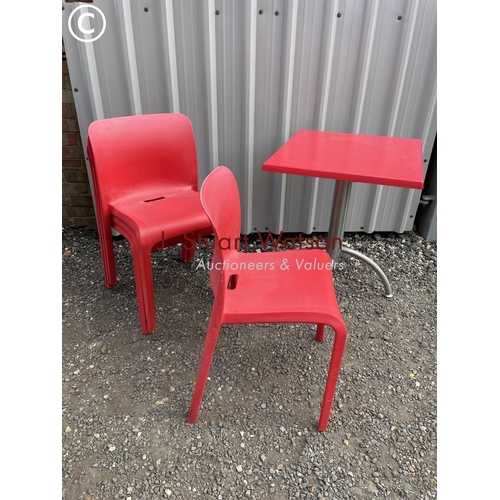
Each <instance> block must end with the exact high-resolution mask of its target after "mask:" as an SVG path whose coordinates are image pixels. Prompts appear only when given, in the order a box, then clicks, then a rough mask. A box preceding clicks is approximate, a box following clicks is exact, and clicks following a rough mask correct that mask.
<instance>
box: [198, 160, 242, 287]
mask: <svg viewBox="0 0 500 500" xmlns="http://www.w3.org/2000/svg"><path fill="white" fill-rule="evenodd" d="M200 199H201V205H202V207H203V209H204V210H205V212H206V214H207V216H208V218H209V219H210V222H211V223H212V227H213V229H214V235H215V241H214V254H213V257H212V264H213V267H212V269H211V271H210V282H211V284H212V290H213V291H214V294H216V296H217V292H218V290H219V284H220V283H221V282H222V283H223V290H224V289H225V288H227V286H228V280H229V277H230V276H231V275H233V274H238V271H237V270H236V271H235V270H231V268H230V265H231V262H232V261H231V255H232V254H234V253H235V252H238V251H239V238H240V229H241V208H240V195H239V191H238V184H237V183H236V179H235V178H234V175H233V173H232V172H231V170H229V169H228V168H227V167H218V168H216V169H215V170H214V171H213V172H211V173H210V174H209V175H208V176H207V178H206V179H205V180H204V181H203V185H202V186H201V190H200ZM221 240H222V241H221ZM224 263H225V265H224ZM225 267H228V269H225Z"/></svg>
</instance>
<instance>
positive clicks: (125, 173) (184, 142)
mask: <svg viewBox="0 0 500 500" xmlns="http://www.w3.org/2000/svg"><path fill="white" fill-rule="evenodd" d="M87 151H88V154H89V161H90V162H91V163H92V174H93V175H95V176H96V177H97V179H95V180H94V186H95V187H96V188H97V189H98V190H99V192H100V198H101V201H102V204H103V207H102V208H103V210H106V205H107V203H108V202H109V201H112V200H113V199H116V198H117V197H119V196H120V194H122V193H123V192H126V191H130V190H131V189H136V188H137V189H140V188H141V187H146V186H151V185H154V184H155V183H157V182H158V181H162V180H169V181H173V182H175V183H179V184H185V185H187V186H190V187H191V188H192V189H194V190H195V191H197V190H198V163H197V157H196V145H195V139H194V132H193V127H192V125H191V122H190V120H189V118H188V117H187V116H184V115H182V114H179V113H164V114H150V115H138V116H124V117H119V118H108V119H104V120H97V121H95V122H93V123H91V124H90V126H89V130H88V140H87Z"/></svg>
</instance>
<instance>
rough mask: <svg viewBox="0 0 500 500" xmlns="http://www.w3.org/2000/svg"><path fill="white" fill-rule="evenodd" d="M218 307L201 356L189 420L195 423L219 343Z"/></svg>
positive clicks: (219, 323)
mask: <svg viewBox="0 0 500 500" xmlns="http://www.w3.org/2000/svg"><path fill="white" fill-rule="evenodd" d="M216 307H217V306H215V305H214V310H213V311H212V316H211V317H210V323H209V325H208V331H207V337H206V339H205V346H204V347H203V354H202V356H201V362H200V368H199V370H198V376H197V378H196V385H195V387H194V393H193V399H192V400H191V408H190V410H189V415H188V422H189V423H191V424H195V423H196V420H197V418H198V412H199V410H200V406H201V400H202V399H203V393H204V391H205V385H206V383H207V378H208V374H209V372H210V365H211V364H212V358H213V356H214V351H215V346H216V345H217V339H218V338H219V332H220V327H221V322H220V319H221V318H220V313H219V311H220V308H218V307H217V310H216Z"/></svg>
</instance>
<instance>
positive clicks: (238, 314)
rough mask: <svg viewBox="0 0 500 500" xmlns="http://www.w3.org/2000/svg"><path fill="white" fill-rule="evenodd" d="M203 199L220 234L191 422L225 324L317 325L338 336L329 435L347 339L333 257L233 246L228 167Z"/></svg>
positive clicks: (232, 183)
mask: <svg viewBox="0 0 500 500" xmlns="http://www.w3.org/2000/svg"><path fill="white" fill-rule="evenodd" d="M200 196H201V203H202V205H203V208H204V209H205V211H206V212H207V215H208V217H209V219H210V221H211V223H212V226H213V228H214V233H215V249H214V254H213V258H212V265H213V267H212V270H211V271H210V280H211V285H212V290H213V292H214V296H215V299H214V305H213V309H212V315H211V318H210V322H209V326H208V331H207V336H206V340H205V347H204V349H203V355H202V359H201V363H200V369H199V372H198V377H197V380H196V385H195V389H194V394H193V399H192V402H191V409H190V411H189V416H188V421H189V422H191V423H195V422H196V420H197V416H198V412H199V409H200V405H201V401H202V398H203V392H204V389H205V385H206V382H207V377H208V374H209V371H210V365H211V362H212V358H213V355H214V351H215V346H216V343H217V338H218V336H219V331H220V327H221V325H222V324H225V323H226V324H227V323H286V322H289V323H313V324H316V325H317V330H316V340H317V341H318V342H323V340H324V331H325V325H329V326H330V327H331V328H333V330H334V331H335V342H334V344H333V350H332V356H331V362H330V368H329V370H328V376H327V381H326V388H325V392H324V397H323V404H322V408H321V413H320V419H319V424H318V429H319V430H320V431H324V430H326V428H327V426H328V419H329V416H330V410H331V406H332V403H333V397H334V394H335V387H336V384H337V380H338V376H339V371H340V365H341V361H342V355H343V352H344V346H345V342H346V338H347V330H346V327H345V324H344V321H343V319H342V315H341V312H340V310H339V306H338V304H337V299H336V296H335V290H334V287H333V280H332V270H331V265H332V261H331V259H330V257H329V256H328V254H327V253H326V252H325V251H324V250H289V251H283V252H262V253H241V252H239V251H238V249H237V248H235V246H236V245H234V244H233V245H228V244H227V241H231V242H234V241H235V238H239V237H240V199H239V193H238V186H237V184H236V180H235V178H234V176H233V174H232V173H231V171H230V170H229V169H228V168H226V167H219V168H217V169H216V170H215V171H213V172H212V173H210V175H209V176H208V177H207V178H206V179H205V182H204V183H203V186H202V188H201V192H200ZM221 238H224V240H223V241H224V242H223V244H220V243H219V242H220V241H221ZM226 238H228V239H229V240H226ZM227 247H229V248H227ZM226 248H227V249H226Z"/></svg>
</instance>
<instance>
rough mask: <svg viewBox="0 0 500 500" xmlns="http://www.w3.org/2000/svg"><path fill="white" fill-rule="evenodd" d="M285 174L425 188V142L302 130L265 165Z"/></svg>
mask: <svg viewBox="0 0 500 500" xmlns="http://www.w3.org/2000/svg"><path fill="white" fill-rule="evenodd" d="M262 170H264V171H269V172H279V173H282V174H296V175H305V176H311V177H324V178H328V179H336V180H341V181H352V182H365V183H369V184H381V185H386V186H396V187H404V188H414V189H423V187H424V177H423V163H422V141H421V140H420V139H406V138H400V137H385V136H374V135H362V134H344V133H337V132H318V131H313V130H299V131H298V132H297V133H296V134H295V135H294V136H293V137H292V138H291V139H290V140H289V141H287V142H286V143H285V144H284V145H283V146H282V147H281V148H280V149H278V151H276V153H274V154H273V155H272V156H271V157H270V158H269V159H268V160H267V161H266V162H265V163H264V165H263V167H262Z"/></svg>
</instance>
